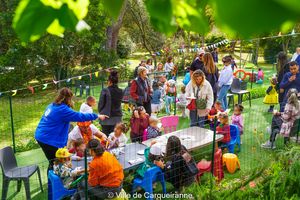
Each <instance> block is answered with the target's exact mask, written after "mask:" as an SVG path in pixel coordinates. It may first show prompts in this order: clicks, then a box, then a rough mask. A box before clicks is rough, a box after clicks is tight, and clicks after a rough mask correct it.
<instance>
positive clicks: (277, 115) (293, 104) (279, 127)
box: [261, 89, 300, 149]
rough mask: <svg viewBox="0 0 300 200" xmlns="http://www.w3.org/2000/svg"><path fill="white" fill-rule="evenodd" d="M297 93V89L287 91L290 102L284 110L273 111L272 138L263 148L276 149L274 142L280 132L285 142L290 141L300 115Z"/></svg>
mask: <svg viewBox="0 0 300 200" xmlns="http://www.w3.org/2000/svg"><path fill="white" fill-rule="evenodd" d="M297 93H298V91H297V90H296V89H290V90H289V91H288V92H287V98H288V102H287V104H286V105H285V107H284V112H274V113H273V118H272V127H271V135H270V139H269V140H268V141H267V142H265V143H264V144H262V145H261V147H262V148H271V149H275V148H276V147H275V144H274V142H275V139H276V135H277V134H278V133H280V134H282V135H283V136H284V143H285V144H286V143H287V142H288V140H289V136H290V132H291V130H292V127H293V125H294V122H295V121H296V119H299V116H300V101H299V100H298V97H297Z"/></svg>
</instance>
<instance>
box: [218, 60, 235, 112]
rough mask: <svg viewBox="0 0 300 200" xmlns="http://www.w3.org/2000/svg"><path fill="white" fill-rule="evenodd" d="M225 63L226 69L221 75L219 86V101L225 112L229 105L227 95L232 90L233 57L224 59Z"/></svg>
mask: <svg viewBox="0 0 300 200" xmlns="http://www.w3.org/2000/svg"><path fill="white" fill-rule="evenodd" d="M222 61H223V63H224V68H223V70H222V71H221V73H220V76H219V80H218V85H219V88H220V90H219V95H218V101H220V102H221V103H222V108H223V109H224V110H227V108H228V104H227V93H228V90H229V89H230V86H231V84H232V81H233V73H232V68H231V56H225V57H224V58H223V59H222Z"/></svg>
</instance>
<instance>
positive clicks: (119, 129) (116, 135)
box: [108, 122, 128, 148]
mask: <svg viewBox="0 0 300 200" xmlns="http://www.w3.org/2000/svg"><path fill="white" fill-rule="evenodd" d="M127 131H128V127H127V126H126V125H125V124H124V123H122V122H120V123H118V124H116V126H115V130H114V132H112V133H111V134H109V136H108V141H109V148H116V147H122V146H125V144H126V143H127V140H128V138H127V137H126V135H125V134H124V133H126V132H127Z"/></svg>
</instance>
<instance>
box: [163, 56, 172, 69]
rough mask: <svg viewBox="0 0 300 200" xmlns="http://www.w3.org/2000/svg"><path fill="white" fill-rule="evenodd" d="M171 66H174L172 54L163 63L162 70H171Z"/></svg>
mask: <svg viewBox="0 0 300 200" xmlns="http://www.w3.org/2000/svg"><path fill="white" fill-rule="evenodd" d="M173 67H174V63H173V58H172V56H169V57H168V59H167V62H166V64H165V67H164V70H165V72H171V71H172V70H173Z"/></svg>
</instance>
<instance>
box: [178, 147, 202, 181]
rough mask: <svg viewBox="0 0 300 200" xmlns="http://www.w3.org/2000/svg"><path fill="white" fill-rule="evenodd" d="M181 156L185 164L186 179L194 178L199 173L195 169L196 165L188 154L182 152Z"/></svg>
mask: <svg viewBox="0 0 300 200" xmlns="http://www.w3.org/2000/svg"><path fill="white" fill-rule="evenodd" d="M182 153H183V154H182V155H181V156H182V158H183V160H184V161H185V164H186V166H185V167H186V173H187V176H188V177H192V176H195V175H197V174H198V173H199V169H198V168H197V164H196V162H195V160H194V159H193V158H192V156H191V155H190V154H189V153H188V152H182Z"/></svg>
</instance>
